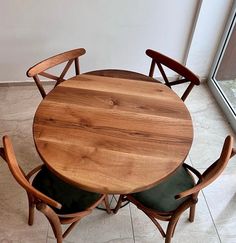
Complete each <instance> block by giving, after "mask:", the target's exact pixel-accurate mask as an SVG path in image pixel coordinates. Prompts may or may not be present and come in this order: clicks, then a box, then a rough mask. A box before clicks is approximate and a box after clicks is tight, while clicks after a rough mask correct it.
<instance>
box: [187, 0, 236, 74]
mask: <svg viewBox="0 0 236 243" xmlns="http://www.w3.org/2000/svg"><path fill="white" fill-rule="evenodd" d="M232 3H233V0H214V3H213V1H212V0H203V2H202V6H201V10H200V14H199V17H198V22H197V26H196V29H195V33H194V36H193V41H192V45H191V48H190V52H189V56H188V61H187V66H188V67H189V68H190V69H192V70H193V71H194V72H196V73H197V74H198V75H199V76H200V77H202V78H207V76H208V74H209V71H210V68H211V65H212V62H213V59H214V56H215V54H216V51H217V47H218V45H219V42H220V39H221V36H222V34H223V31H224V27H225V24H226V22H227V18H228V15H229V12H230V9H231V7H232Z"/></svg>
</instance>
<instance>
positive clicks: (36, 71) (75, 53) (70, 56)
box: [26, 48, 86, 98]
mask: <svg viewBox="0 0 236 243" xmlns="http://www.w3.org/2000/svg"><path fill="white" fill-rule="evenodd" d="M85 53H86V51H85V49H83V48H79V49H74V50H71V51H67V52H64V53H61V54H58V55H56V56H52V57H50V58H47V59H45V60H43V61H41V62H39V63H37V64H36V65H34V66H33V67H31V68H30V69H29V70H28V71H27V72H26V75H27V76H28V77H33V79H34V81H35V83H36V85H37V87H38V89H39V92H40V93H41V95H42V97H43V98H44V97H45V96H46V91H45V89H44V88H43V85H42V82H41V81H40V79H39V75H40V76H43V77H46V78H49V79H51V80H55V81H56V84H55V86H57V85H58V84H59V83H61V82H62V81H64V80H65V79H64V77H65V75H66V74H67V72H68V70H69V68H70V67H71V65H72V63H73V62H74V64H75V75H79V74H80V68H79V57H80V56H82V55H84V54H85ZM64 62H67V63H66V65H65V67H64V69H63V71H62V72H61V74H60V75H59V76H55V75H53V74H50V73H47V72H45V71H46V70H48V69H50V68H53V67H55V66H57V65H59V64H62V63H64ZM55 86H54V87H55Z"/></svg>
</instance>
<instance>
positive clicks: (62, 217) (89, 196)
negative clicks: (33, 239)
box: [0, 136, 111, 243]
mask: <svg viewBox="0 0 236 243" xmlns="http://www.w3.org/2000/svg"><path fill="white" fill-rule="evenodd" d="M3 147H4V148H1V149H0V155H1V156H2V157H3V159H4V160H6V161H7V164H8V166H9V169H10V171H11V173H12V175H13V176H14V178H15V179H16V181H17V182H18V183H19V184H20V185H21V186H22V187H23V188H24V189H25V190H26V192H27V195H28V201H29V218H28V224H29V225H32V224H33V221H34V208H35V206H36V208H37V209H38V210H39V211H41V212H42V213H43V214H44V215H45V216H46V217H47V219H48V220H49V222H50V224H51V227H52V229H53V232H54V235H55V238H56V239H57V243H61V242H62V240H63V238H65V237H66V236H67V235H68V233H69V232H70V231H71V229H72V228H73V227H74V226H75V225H76V224H77V223H78V222H79V221H80V220H81V219H82V218H83V217H85V216H87V215H89V214H90V213H91V212H92V210H93V209H94V208H95V207H97V206H98V205H99V204H100V203H102V202H104V203H105V206H106V209H107V212H108V213H110V212H111V210H110V207H109V205H108V201H107V196H106V195H102V194H98V193H92V192H87V191H84V190H81V189H79V188H77V187H74V186H72V185H69V184H67V183H65V182H64V181H62V180H61V179H59V178H58V177H56V176H55V175H54V174H52V173H51V172H50V171H49V170H48V169H47V168H46V167H45V166H42V165H41V166H38V167H36V168H35V169H33V170H32V171H31V172H29V174H27V175H25V174H24V172H23V170H22V169H21V168H20V166H19V165H18V162H17V160H16V157H15V154H14V150H13V146H12V144H11V141H10V138H9V137H8V136H4V137H3ZM33 176H34V178H33V180H32V182H30V178H32V177H33ZM61 224H70V226H69V227H68V228H67V230H66V231H65V232H64V234H62V228H61Z"/></svg>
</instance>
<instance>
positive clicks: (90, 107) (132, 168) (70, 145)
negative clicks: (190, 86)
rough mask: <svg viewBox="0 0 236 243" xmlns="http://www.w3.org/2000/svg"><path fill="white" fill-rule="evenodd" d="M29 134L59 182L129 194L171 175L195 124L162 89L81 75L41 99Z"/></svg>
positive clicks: (185, 151)
mask: <svg viewBox="0 0 236 243" xmlns="http://www.w3.org/2000/svg"><path fill="white" fill-rule="evenodd" d="M33 134H34V140H35V144H36V147H37V150H38V152H39V154H40V156H41V157H42V159H43V161H44V162H45V163H46V165H47V166H48V167H49V168H50V169H51V170H52V171H54V172H55V173H56V174H57V175H58V176H60V177H61V178H62V179H64V180H66V181H68V182H69V183H72V184H75V185H77V186H79V187H81V188H84V189H86V190H89V191H94V192H100V193H107V194H109V193H110V194H126V193H132V192H137V191H141V190H144V189H147V188H150V187H151V186H153V185H155V184H157V183H158V182H159V181H161V180H162V179H164V178H165V177H166V176H167V175H169V174H171V173H173V172H174V171H175V170H176V169H177V167H178V166H179V165H180V164H182V162H183V161H184V159H185V158H186V156H187V154H188V152H189V149H190V147H191V144H192V138H193V129H192V121H191V117H190V114H189V112H188V110H187V108H186V106H185V105H184V103H183V101H182V100H181V99H180V98H179V97H178V96H177V95H176V94H175V93H174V92H173V91H172V90H170V89H169V88H168V87H167V86H165V85H162V84H159V83H153V82H145V81H143V82H139V81H137V80H127V79H121V78H112V77H102V76H96V75H85V74H84V75H79V76H76V77H74V78H72V79H70V80H67V81H64V82H63V83H61V84H60V85H58V86H57V87H56V88H55V89H54V90H53V91H51V92H50V93H49V94H48V95H47V96H46V98H45V99H44V100H43V101H42V102H41V104H40V105H39V107H38V109H37V112H36V114H35V117H34V124H33Z"/></svg>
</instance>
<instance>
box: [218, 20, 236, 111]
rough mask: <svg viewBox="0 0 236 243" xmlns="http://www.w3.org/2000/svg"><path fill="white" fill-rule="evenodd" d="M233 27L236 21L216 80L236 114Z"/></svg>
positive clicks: (224, 50)
mask: <svg viewBox="0 0 236 243" xmlns="http://www.w3.org/2000/svg"><path fill="white" fill-rule="evenodd" d="M233 25H234V21H232V26H231V30H230V31H229V33H228V35H227V38H226V40H225V43H224V47H223V50H222V53H221V58H220V59H219V60H220V61H219V62H218V65H217V68H216V72H215V75H214V78H215V81H216V82H217V84H218V85H219V87H220V88H221V90H222V92H223V95H224V96H225V98H226V100H227V102H228V103H229V105H230V106H231V108H232V111H233V112H234V113H236V44H235V43H236V25H234V27H233Z"/></svg>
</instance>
